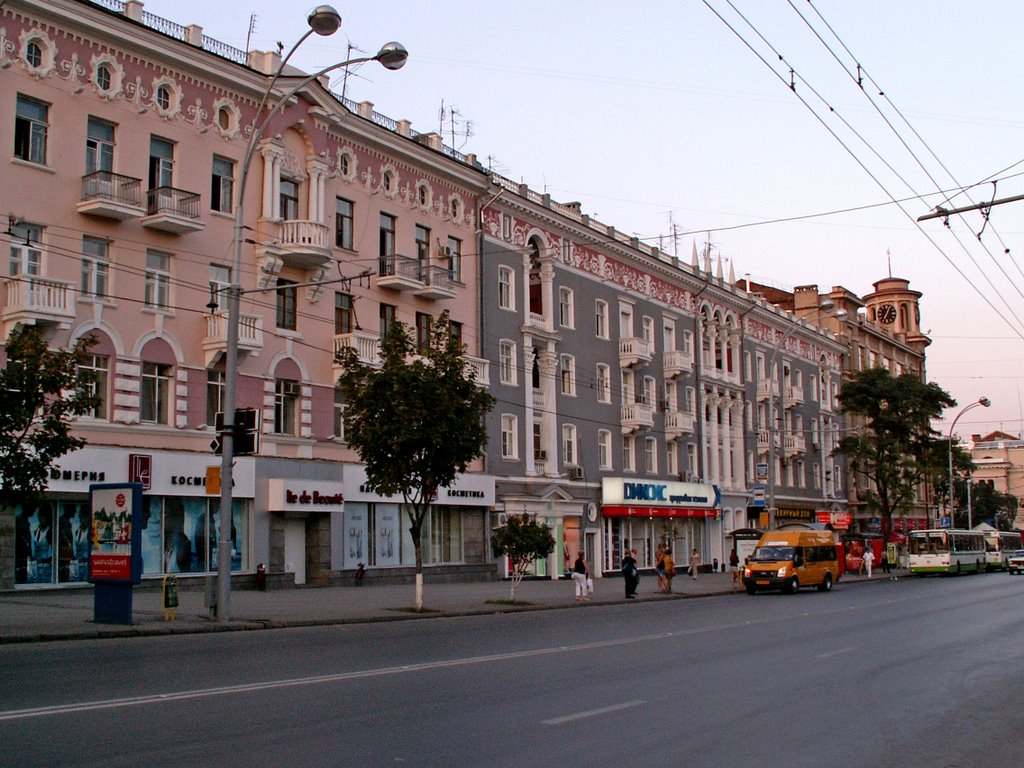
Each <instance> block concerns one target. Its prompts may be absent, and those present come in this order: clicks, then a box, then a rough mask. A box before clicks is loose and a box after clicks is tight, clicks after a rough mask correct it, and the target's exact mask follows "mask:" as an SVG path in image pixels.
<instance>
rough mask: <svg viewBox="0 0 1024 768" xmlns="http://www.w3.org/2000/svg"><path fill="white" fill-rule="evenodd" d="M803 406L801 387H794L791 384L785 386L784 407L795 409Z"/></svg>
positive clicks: (802, 390)
mask: <svg viewBox="0 0 1024 768" xmlns="http://www.w3.org/2000/svg"><path fill="white" fill-rule="evenodd" d="M803 404H804V389H803V387H796V386H793V385H792V384H787V385H786V407H787V408H795V407H796V406H798V405H803Z"/></svg>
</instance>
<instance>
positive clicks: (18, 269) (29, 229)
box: [9, 224, 43, 277]
mask: <svg viewBox="0 0 1024 768" xmlns="http://www.w3.org/2000/svg"><path fill="white" fill-rule="evenodd" d="M42 237H43V230H42V227H39V226H36V225H35V224H14V225H12V226H11V260H10V266H9V273H10V275H11V277H17V276H18V275H38V274H40V271H41V269H42V259H43V252H42V251H41V250H40V249H39V247H38V246H39V241H40V240H41V239H42Z"/></svg>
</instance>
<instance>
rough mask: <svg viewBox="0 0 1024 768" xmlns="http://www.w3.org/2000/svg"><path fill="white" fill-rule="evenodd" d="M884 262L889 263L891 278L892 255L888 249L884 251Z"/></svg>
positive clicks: (890, 275)
mask: <svg viewBox="0 0 1024 768" xmlns="http://www.w3.org/2000/svg"><path fill="white" fill-rule="evenodd" d="M885 260H886V261H887V262H888V263H889V277H892V253H891V252H890V251H889V249H888V248H886V249H885Z"/></svg>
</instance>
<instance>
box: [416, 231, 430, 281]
mask: <svg viewBox="0 0 1024 768" xmlns="http://www.w3.org/2000/svg"><path fill="white" fill-rule="evenodd" d="M416 263H417V264H419V279H420V280H427V279H428V276H427V268H428V267H429V266H430V230H429V229H427V228H426V227H424V226H421V225H419V224H417V225H416Z"/></svg>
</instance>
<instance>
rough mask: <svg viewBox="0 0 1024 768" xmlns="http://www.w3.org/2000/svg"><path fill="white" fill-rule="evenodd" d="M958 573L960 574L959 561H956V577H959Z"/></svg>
mask: <svg viewBox="0 0 1024 768" xmlns="http://www.w3.org/2000/svg"><path fill="white" fill-rule="evenodd" d="M960 573H961V569H960V561H959V560H957V561H956V575H957V576H959V575H960Z"/></svg>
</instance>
